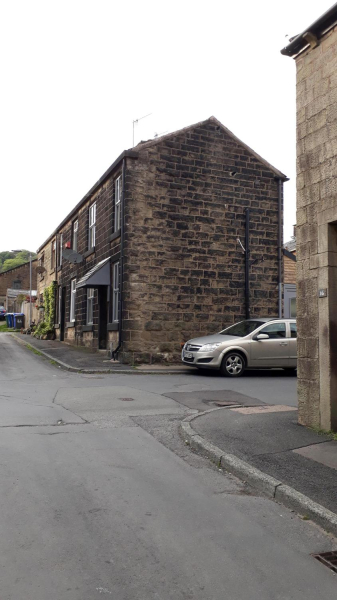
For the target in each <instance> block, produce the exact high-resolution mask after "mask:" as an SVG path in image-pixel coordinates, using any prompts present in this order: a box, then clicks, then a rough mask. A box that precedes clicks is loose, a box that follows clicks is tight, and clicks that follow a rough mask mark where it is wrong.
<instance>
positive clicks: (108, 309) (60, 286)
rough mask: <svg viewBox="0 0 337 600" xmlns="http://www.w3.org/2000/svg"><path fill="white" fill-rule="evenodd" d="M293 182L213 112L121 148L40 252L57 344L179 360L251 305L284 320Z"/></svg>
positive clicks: (253, 311) (139, 358) (256, 312)
mask: <svg viewBox="0 0 337 600" xmlns="http://www.w3.org/2000/svg"><path fill="white" fill-rule="evenodd" d="M285 180H286V177H285V175H283V173H281V172H280V171H278V170H277V169H275V168H274V167H273V166H272V165H270V164H269V163H268V162H267V161H266V160H264V159H263V158H261V157H260V156H259V155H258V154H256V152H254V151H253V150H252V149H251V148H249V147H248V146H247V145H246V144H244V143H243V142H241V141H240V140H239V139H238V138H237V137H236V136H235V135H233V133H231V132H230V131H229V130H228V129H227V128H226V127H224V126H223V125H222V124H221V123H220V122H219V121H218V120H217V119H215V118H214V117H211V118H209V119H207V120H206V121H203V122H200V123H197V124H196V125H192V126H190V127H186V128H185V129H182V130H180V131H176V132H175V133H172V134H169V135H166V136H163V137H161V138H156V139H154V140H150V141H147V142H142V143H140V144H138V146H136V147H135V148H133V149H132V150H126V151H124V152H123V153H122V154H121V155H120V156H119V157H118V158H117V159H116V160H115V162H114V163H113V164H112V165H111V167H110V168H109V169H108V170H107V171H106V173H104V175H102V177H101V178H100V180H99V181H98V182H97V183H96V184H95V185H94V186H93V187H92V188H91V190H90V191H89V192H88V193H87V194H86V195H85V197H84V198H83V199H82V200H81V201H80V202H79V203H78V204H77V205H76V206H75V208H74V209H73V210H72V211H71V212H70V213H69V214H68V215H67V216H66V217H65V219H64V220H63V221H62V222H61V223H60V225H59V226H58V227H57V228H56V230H55V231H54V232H53V233H52V234H51V235H50V236H49V237H48V238H47V239H46V241H45V242H44V243H43V244H42V245H41V246H40V248H39V249H38V258H39V266H40V275H39V276H38V301H39V303H40V304H41V305H42V304H43V293H44V289H45V287H46V286H49V285H50V284H51V283H52V282H55V285H56V286H57V311H56V323H55V325H56V331H57V336H58V339H60V340H66V341H67V342H68V343H73V344H77V345H84V346H88V347H91V348H94V349H106V350H110V351H111V352H113V353H114V355H115V356H116V355H117V354H118V356H119V358H120V359H121V360H123V361H126V362H151V361H166V360H167V361H174V360H179V357H180V345H181V342H182V341H186V340H187V339H189V338H191V337H195V336H199V335H201V334H206V333H211V332H215V331H219V330H220V329H221V328H224V327H226V326H227V325H230V324H232V323H233V322H235V321H236V320H238V319H243V318H245V315H246V314H247V312H248V314H250V315H251V316H256V317H258V316H268V315H269V316H278V315H279V314H280V311H282V253H281V244H282V241H281V240H282V237H281V236H282V223H283V212H282V204H283V182H284V181H285ZM247 209H249V235H248V241H249V246H250V247H249V249H248V247H247V252H248V250H249V254H248V263H249V284H250V288H249V290H248V288H247V285H246V283H245V263H246V257H247V255H246V254H245V251H246V249H245V245H246V240H245V234H246V223H247V215H248V213H247Z"/></svg>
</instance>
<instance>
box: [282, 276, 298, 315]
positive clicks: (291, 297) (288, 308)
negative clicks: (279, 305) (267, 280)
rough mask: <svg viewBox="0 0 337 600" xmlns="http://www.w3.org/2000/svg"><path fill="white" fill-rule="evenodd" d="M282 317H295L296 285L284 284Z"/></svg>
mask: <svg viewBox="0 0 337 600" xmlns="http://www.w3.org/2000/svg"><path fill="white" fill-rule="evenodd" d="M284 318H285V319H295V318H296V285H292V284H290V283H286V284H284Z"/></svg>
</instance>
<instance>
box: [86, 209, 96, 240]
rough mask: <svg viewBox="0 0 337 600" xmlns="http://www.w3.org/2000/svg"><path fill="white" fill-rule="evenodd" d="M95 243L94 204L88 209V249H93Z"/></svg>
mask: <svg viewBox="0 0 337 600" xmlns="http://www.w3.org/2000/svg"><path fill="white" fill-rule="evenodd" d="M95 241H96V202H95V203H94V204H92V205H91V206H90V208H89V245H88V249H89V250H91V248H95Z"/></svg>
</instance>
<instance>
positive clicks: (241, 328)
mask: <svg viewBox="0 0 337 600" xmlns="http://www.w3.org/2000/svg"><path fill="white" fill-rule="evenodd" d="M263 323H265V321H241V323H237V324H236V325H232V326H231V327H227V329H224V330H223V331H220V333H221V335H235V336H237V337H245V336H246V335H249V334H250V333H252V331H255V329H257V328H258V327H260V326H261V325H263Z"/></svg>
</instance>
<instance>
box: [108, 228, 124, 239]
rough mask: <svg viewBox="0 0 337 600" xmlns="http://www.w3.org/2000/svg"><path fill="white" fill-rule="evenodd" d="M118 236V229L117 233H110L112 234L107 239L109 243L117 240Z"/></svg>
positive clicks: (119, 232)
mask: <svg viewBox="0 0 337 600" xmlns="http://www.w3.org/2000/svg"><path fill="white" fill-rule="evenodd" d="M120 236H121V230H120V229H118V231H115V233H112V234H111V235H110V236H109V238H108V239H109V242H113V241H114V240H116V239H117V238H119V237H120Z"/></svg>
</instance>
